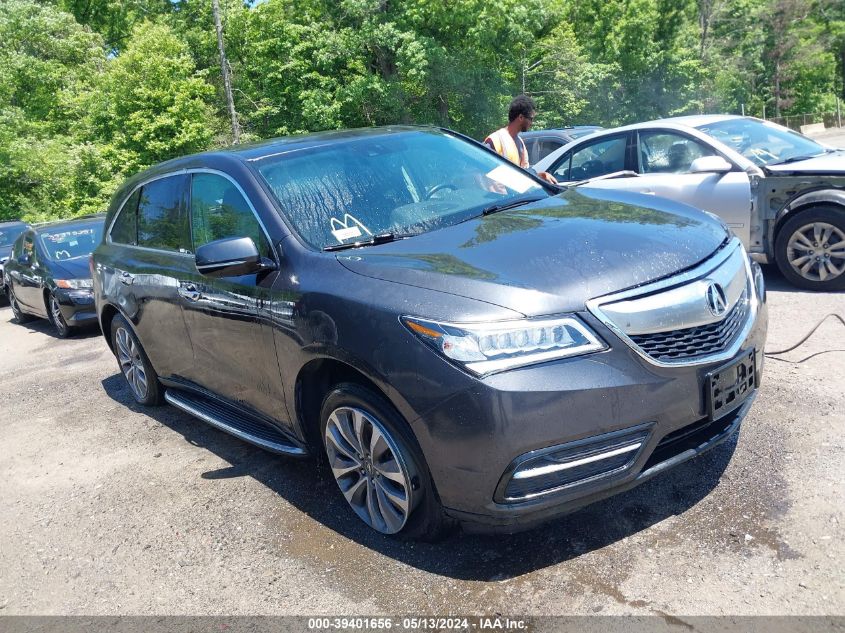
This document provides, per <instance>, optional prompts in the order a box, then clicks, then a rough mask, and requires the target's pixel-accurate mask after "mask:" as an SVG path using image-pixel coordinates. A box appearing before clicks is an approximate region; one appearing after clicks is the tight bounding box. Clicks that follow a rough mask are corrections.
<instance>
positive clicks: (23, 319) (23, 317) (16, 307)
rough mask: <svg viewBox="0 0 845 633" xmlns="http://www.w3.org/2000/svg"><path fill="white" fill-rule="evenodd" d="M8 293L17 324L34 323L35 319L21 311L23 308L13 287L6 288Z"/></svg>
mask: <svg viewBox="0 0 845 633" xmlns="http://www.w3.org/2000/svg"><path fill="white" fill-rule="evenodd" d="M6 293H7V296H8V297H9V305H10V306H12V314H13V315H14V316H15V322H16V323H28V322H29V321H32V319H33V317H31V316H30V315H28V314H27V313H26V312H24V311H23V310H21V306H20V304H19V303H18V300H17V298H16V297H15V291H14V290H12V286H6Z"/></svg>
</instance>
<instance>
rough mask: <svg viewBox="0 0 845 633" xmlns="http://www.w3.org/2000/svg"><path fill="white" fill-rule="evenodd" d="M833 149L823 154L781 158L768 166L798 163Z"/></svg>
mask: <svg viewBox="0 0 845 633" xmlns="http://www.w3.org/2000/svg"><path fill="white" fill-rule="evenodd" d="M830 153H831V150H825V151H823V152H822V153H821V154H813V155H812V156H791V157H789V158H786V159H784V160H779V161H777V162H776V163H769V164H768V165H767V167H771V166H772V165H786V164H787V163H797V162H798V161H801V160H810V159H811V158H818V157H819V156H824V155H825V154H830Z"/></svg>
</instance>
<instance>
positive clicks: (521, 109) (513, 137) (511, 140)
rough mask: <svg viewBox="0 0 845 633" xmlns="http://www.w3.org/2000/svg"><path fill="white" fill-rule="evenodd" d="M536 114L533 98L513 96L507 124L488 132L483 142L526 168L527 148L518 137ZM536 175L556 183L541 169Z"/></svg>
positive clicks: (530, 123)
mask: <svg viewBox="0 0 845 633" xmlns="http://www.w3.org/2000/svg"><path fill="white" fill-rule="evenodd" d="M536 114H537V111H536V108H535V107H534V100H533V99H532V98H531V97H529V96H527V95H519V96H518V97H514V99H513V101H511V105H510V108H508V124H507V126H506V127H503V128H501V129H499V130H496V131H495V132H493V133H492V134H490V135H489V136H488V137H487V138H485V139H484V144H485V145H487V147H489V148H490V149H492V150H493V151H494V152H496V153H497V154H499V155H500V156H504V157H505V158H507V159H508V160H509V161H511V162H512V163H514V164H516V165H519V166H520V167H522V168H523V169H528V168H529V165H528V150H527V149H526V148H525V143H524V142H523V141H522V139H521V138H519V133H520V132H527V131H528V130H530V129H531V125H532V124H533V123H534V116H535V115H536ZM537 175H538V176H539V177H540V178H542V179H543V180H546V181H547V182H550V183H552V184H557V181H556V180H555V178H554V176H552V175H551V174H550V173H548V172H545V171H541V172H538V173H537Z"/></svg>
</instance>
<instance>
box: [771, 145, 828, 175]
mask: <svg viewBox="0 0 845 633" xmlns="http://www.w3.org/2000/svg"><path fill="white" fill-rule="evenodd" d="M766 169H768V170H769V171H771V172H774V173H785V174H792V173H796V172H797V173H802V174H843V175H845V150H841V149H840V150H837V151H835V152H830V153H828V154H822V155H821V156H816V157H814V158H808V159H807V160H799V161H796V162H794V163H786V164H785V165H767V166H766Z"/></svg>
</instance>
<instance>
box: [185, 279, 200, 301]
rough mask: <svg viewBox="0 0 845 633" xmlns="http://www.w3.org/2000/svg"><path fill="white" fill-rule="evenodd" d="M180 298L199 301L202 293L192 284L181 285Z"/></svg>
mask: <svg viewBox="0 0 845 633" xmlns="http://www.w3.org/2000/svg"><path fill="white" fill-rule="evenodd" d="M179 296H180V297H183V298H185V299H187V300H188V301H199V300H200V298H201V297H202V293H201V292H200V291H199V290H197V287H196V286H195V285H194V284H192V283H182V284H179Z"/></svg>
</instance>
